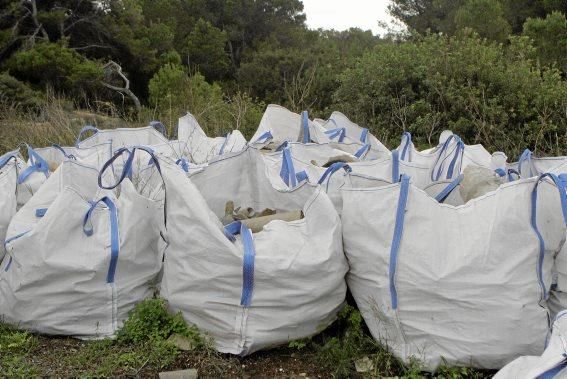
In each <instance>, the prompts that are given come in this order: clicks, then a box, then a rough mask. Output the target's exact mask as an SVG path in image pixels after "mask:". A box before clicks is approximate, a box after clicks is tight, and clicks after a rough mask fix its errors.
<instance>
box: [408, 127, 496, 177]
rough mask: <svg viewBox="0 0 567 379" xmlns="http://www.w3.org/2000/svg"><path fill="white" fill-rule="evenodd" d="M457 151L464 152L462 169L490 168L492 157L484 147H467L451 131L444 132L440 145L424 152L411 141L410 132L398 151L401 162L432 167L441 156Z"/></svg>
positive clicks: (440, 138)
mask: <svg viewBox="0 0 567 379" xmlns="http://www.w3.org/2000/svg"><path fill="white" fill-rule="evenodd" d="M455 149H460V150H462V152H461V153H460V154H461V155H462V158H461V169H464V168H466V167H467V166H469V165H475V166H482V167H490V166H491V162H492V155H491V154H490V153H489V152H488V151H487V150H486V149H485V148H484V147H483V146H482V145H465V144H464V143H463V142H462V141H461V139H460V138H459V137H458V136H457V135H455V134H453V132H451V131H450V130H444V131H443V132H442V133H441V136H440V137H439V145H437V146H436V147H434V148H431V149H427V150H424V151H418V150H417V149H416V148H415V146H414V144H413V142H412V139H411V134H410V133H409V132H404V133H403V134H402V139H401V143H400V146H398V148H397V150H398V151H399V152H400V160H402V161H408V162H415V163H419V164H425V165H432V164H433V161H436V160H437V159H438V158H437V157H438V156H439V154H441V155H454V154H455V153H454V152H453V151H454V150H455Z"/></svg>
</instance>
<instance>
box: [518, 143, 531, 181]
mask: <svg viewBox="0 0 567 379" xmlns="http://www.w3.org/2000/svg"><path fill="white" fill-rule="evenodd" d="M524 163H527V164H528V167H529V169H530V171H529V176H528V177H530V178H531V177H532V176H534V173H533V170H532V152H531V151H530V150H529V149H526V150H524V151H523V152H522V154H521V155H520V158H518V173H519V174H520V175H521V176H525V174H526V172H525V170H523V171H524V172H522V166H523V165H524Z"/></svg>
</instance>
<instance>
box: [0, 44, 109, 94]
mask: <svg viewBox="0 0 567 379" xmlns="http://www.w3.org/2000/svg"><path fill="white" fill-rule="evenodd" d="M7 67H8V69H9V70H10V73H11V74H12V75H14V76H15V77H16V78H20V79H22V80H26V81H28V82H30V83H32V84H36V85H39V86H41V87H43V88H45V87H47V86H50V87H53V88H54V89H55V90H56V91H59V92H70V93H76V94H80V93H81V92H84V91H94V90H96V89H97V88H99V87H98V86H99V83H100V80H101V79H102V77H103V70H102V66H101V65H100V64H99V63H98V62H95V61H91V60H89V59H87V58H85V57H83V56H81V55H80V54H79V53H77V52H75V51H74V50H71V49H69V48H67V47H65V46H63V44H59V43H38V44H36V45H35V46H34V47H33V48H32V49H30V50H22V51H18V52H17V53H15V54H14V55H13V56H12V57H11V58H10V59H9V61H8V63H7Z"/></svg>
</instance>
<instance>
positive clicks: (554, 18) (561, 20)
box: [523, 12, 567, 72]
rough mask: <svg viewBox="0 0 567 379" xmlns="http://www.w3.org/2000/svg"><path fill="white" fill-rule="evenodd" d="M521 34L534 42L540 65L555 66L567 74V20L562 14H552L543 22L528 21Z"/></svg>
mask: <svg viewBox="0 0 567 379" xmlns="http://www.w3.org/2000/svg"><path fill="white" fill-rule="evenodd" d="M523 34H524V35H525V36H528V37H530V38H531V39H532V40H533V41H534V46H535V47H536V50H537V57H538V58H539V59H540V60H541V63H542V64H544V65H554V64H555V65H557V67H558V68H560V69H561V70H562V71H563V72H567V18H565V14H564V13H560V12H553V13H551V14H548V15H547V17H546V18H545V20H544V19H541V18H530V19H528V20H527V21H526V23H525V24H524V33H523Z"/></svg>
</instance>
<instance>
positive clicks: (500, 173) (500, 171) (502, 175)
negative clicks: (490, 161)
mask: <svg viewBox="0 0 567 379" xmlns="http://www.w3.org/2000/svg"><path fill="white" fill-rule="evenodd" d="M494 172H495V173H496V174H498V176H499V177H501V178H502V177H504V176H506V170H504V169H503V168H500V167H498V168H497V169H495V170H494Z"/></svg>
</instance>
